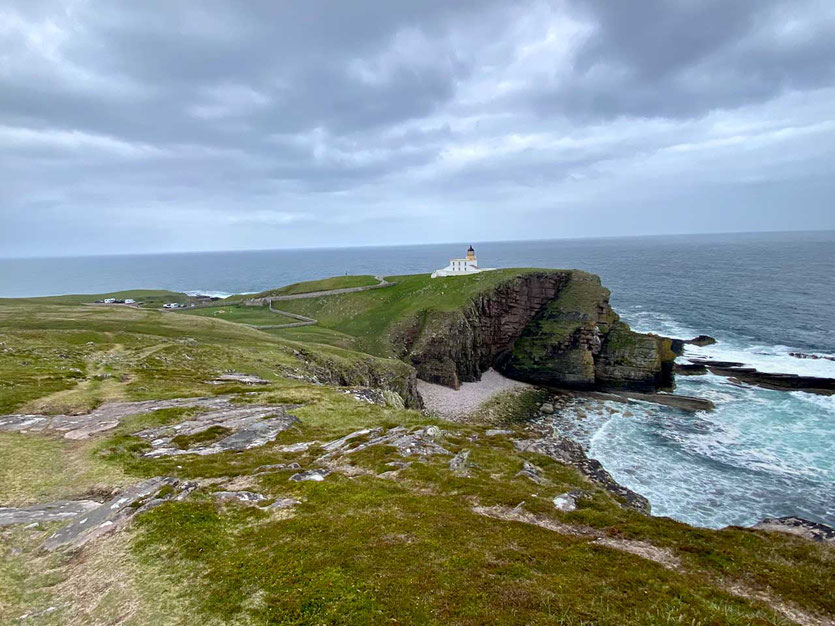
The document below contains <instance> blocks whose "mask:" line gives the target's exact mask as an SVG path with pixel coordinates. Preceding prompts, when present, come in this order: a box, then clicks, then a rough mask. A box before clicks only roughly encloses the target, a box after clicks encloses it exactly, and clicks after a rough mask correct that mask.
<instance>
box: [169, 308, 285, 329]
mask: <svg viewBox="0 0 835 626" xmlns="http://www.w3.org/2000/svg"><path fill="white" fill-rule="evenodd" d="M176 313H179V314H181V315H183V314H184V315H198V316H200V317H209V318H211V319H219V320H226V321H227V322H236V323H238V324H251V325H253V326H268V325H272V324H287V323H290V322H296V321H298V320H295V319H293V318H290V317H287V316H284V315H281V314H279V313H273V312H272V311H270V310H269V308H268V307H267V306H266V305H264V306H245V305H243V304H227V305H223V306H212V307H207V308H204V309H197V308H195V309H188V310H185V311H177V312H176Z"/></svg>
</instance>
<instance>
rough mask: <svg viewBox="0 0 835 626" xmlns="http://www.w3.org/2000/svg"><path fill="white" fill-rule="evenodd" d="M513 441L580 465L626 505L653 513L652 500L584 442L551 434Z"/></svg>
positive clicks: (520, 446)
mask: <svg viewBox="0 0 835 626" xmlns="http://www.w3.org/2000/svg"><path fill="white" fill-rule="evenodd" d="M513 445H514V446H515V447H516V449H517V450H519V451H520V452H535V453H537V454H544V455H545V456H548V457H550V458H552V459H554V460H555V461H559V462H560V463H565V464H566V465H571V466H572V467H575V468H577V469H578V470H579V471H580V473H582V474H583V475H584V476H585V477H586V478H588V479H589V480H591V481H592V482H593V483H596V484H598V485H600V486H601V487H603V488H604V489H606V491H608V492H609V493H611V494H612V495H614V496H616V497H617V498H618V500H619V501H620V502H621V503H622V504H623V506H625V507H628V508H630V509H635V510H636V511H638V512H640V513H646V514H649V512H650V505H649V500H647V499H646V498H645V497H644V496H642V495H641V494H639V493H635V492H634V491H632V490H631V489H628V488H626V487H624V486H623V485H621V484H620V483H618V482H617V481H616V480H615V479H614V478H612V475H611V474H610V473H609V472H607V471H606V470H605V469H604V468H603V466H602V465H601V464H600V461H598V460H597V459H590V458H589V457H588V456H586V453H585V451H584V450H583V446H581V445H580V444H579V443H577V442H576V441H574V440H573V439H568V438H566V437H558V436H555V435H551V436H549V437H545V438H542V439H516V440H514V442H513Z"/></svg>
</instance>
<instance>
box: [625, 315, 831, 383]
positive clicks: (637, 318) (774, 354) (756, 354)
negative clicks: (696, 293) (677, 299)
mask: <svg viewBox="0 0 835 626" xmlns="http://www.w3.org/2000/svg"><path fill="white" fill-rule="evenodd" d="M623 318H624V320H625V321H626V322H627V323H629V325H630V326H631V327H632V329H633V330H636V331H638V332H642V333H655V334H658V335H664V336H666V337H676V338H680V339H690V338H692V337H695V336H696V335H699V334H702V333H705V332H708V333H710V332H711V330H710V329H707V330H705V329H701V330H696V329H693V328H690V327H688V326H686V325H685V324H682V323H680V322H679V321H677V320H676V319H674V318H673V317H672V316H670V315H668V314H666V313H657V312H655V311H645V310H638V309H637V307H632V309H630V310H627V311H626V312H625V313H624V315H623ZM716 339H717V343H715V344H713V345H711V346H703V347H699V346H693V345H687V346H686V347H685V354H684V356H685V357H690V358H700V359H713V360H716V361H735V362H738V363H743V364H744V365H745V366H746V367H754V368H756V369H758V370H759V371H761V372H768V373H772V374H797V375H798V376H818V377H823V378H835V361H833V360H830V359H827V358H818V359H811V358H806V359H804V358H798V357H795V356H792V355H791V354H790V353H791V352H795V353H801V354H809V353H810V351H809V350H803V349H801V348H793V347H791V346H783V345H773V346H772V345H763V344H757V343H750V342H749V341H748V340H746V338H744V337H739V336H735V335H734V334H733V333H728V332H718V331H716ZM811 353H812V354H815V355H816V356H818V357H830V358H833V357H835V355H832V354H828V353H824V352H819V351H818V352H815V351H811Z"/></svg>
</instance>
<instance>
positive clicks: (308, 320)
mask: <svg viewBox="0 0 835 626" xmlns="http://www.w3.org/2000/svg"><path fill="white" fill-rule="evenodd" d="M374 278H376V279H377V280H378V281H380V282H378V283H377V284H376V285H367V286H365V287H345V288H343V289H328V290H326V291H309V292H308V293H296V294H293V295H290V296H271V297H269V298H255V299H253V300H247V301H246V302H248V303H253V304H264V303H266V304H267V306H268V307H269V310H270V312H271V313H276V314H278V315H284V316H285V317H290V318H292V319H295V320H298V321H296V322H288V323H287V324H267V325H261V326H254V325H252V324H247V326H250V327H251V328H255V329H257V330H269V329H275V328H298V327H300V326H314V325H316V324H318V323H319V321H318V320H315V319H313V318H312V317H305V316H304V315H298V314H296V313H290V312H289V311H281V310H279V309H275V308H273V302H276V301H281V300H303V299H305V298H319V297H321V296H335V295H338V294H341V293H357V292H360V291H369V290H371V289H381V288H383V287H390V286H391V285H393V284H394V283H390V282H388V281H387V280H386V279H385V278H383V277H382V276H375V277H374Z"/></svg>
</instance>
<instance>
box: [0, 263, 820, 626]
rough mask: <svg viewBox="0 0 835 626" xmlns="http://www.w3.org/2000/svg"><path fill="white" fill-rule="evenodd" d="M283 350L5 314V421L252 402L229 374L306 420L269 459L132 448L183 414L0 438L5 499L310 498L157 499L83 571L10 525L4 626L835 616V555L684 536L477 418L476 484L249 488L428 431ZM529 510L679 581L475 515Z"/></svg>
mask: <svg viewBox="0 0 835 626" xmlns="http://www.w3.org/2000/svg"><path fill="white" fill-rule="evenodd" d="M485 276H487V275H485ZM495 278H498V276H496V277H495ZM401 285H403V286H402V287H400V289H401V291H400V293H401V297H402V294H403V293H409V291H408V290H412V291H411V292H412V293H420V294H423V296H425V297H426V298H427V299H426V300H424V302H427V301H428V302H432V303H433V305H434V306H440V307H443V306H448V305H451V304H450V303H451V302H452V301H453V300H454V299H455V298H459V297H461V294H462V293H464V292H467V291H468V290H469V289H472V288H474V287H475V286H474V285H467V284H463V283H459V284H453V285H451V287H452V288H450V287H447V288H444V287H443V286H442V284H441V283H438V285H439V287H440V288H439V289H438V290H437V291H434V292H433V290H434V289H435V287H434V286H432V287H430V288H429V289H428V290H427V286H426V282H425V281H424V282H423V284H421V281H419V280H417V279H416V278H414V277H406V278H404V279H403V281H402V283H401ZM393 289H394V288H393ZM388 291H390V290H388V289H384V290H380V293H385V292H388ZM394 293H397V292H394ZM360 295H362V294H360ZM387 297H390V296H387ZM302 302H304V301H302ZM360 302H366V301H363V300H360ZM390 302H391V304H392V305H394V306H397V307H400V308H399V310H398V311H397V312H396V313H394V314H391V315H389V316H387V319H386V320H384V322H385V323H384V324H383V325H382V326H380V328H386V327H387V326H386V324H390V323H392V322H393V320H396V319H399V318H400V317H401V316H402V315H404V314H408V313H409V308H408V307H405V306H403V304H402V303H399V302H398V300H397V299H396V298H392V299H391V300H390ZM375 311H376V312H377V313H379V312H380V311H379V309H378V308H377V306H376V305H375V306H368V307H367V308H366V309H365V312H363V313H362V316H361V317H362V318H363V319H362V320H361V322H362V324H360V325H359V326H358V327H357V328H368V325H369V324H370V323H371V322H370V318H371V317H373V316H374V314H375ZM343 323H345V322H344V321H343ZM367 332H370V331H367ZM292 349H293V347H292V346H288V345H287V344H285V343H284V342H283V341H281V340H280V339H278V338H277V337H276V336H275V334H269V333H263V332H259V331H255V330H251V329H247V328H245V327H242V326H240V325H235V324H230V323H228V322H224V321H221V320H215V319H211V318H210V317H209V318H205V317H201V316H184V315H177V314H163V313H159V312H154V311H138V310H129V309H97V308H93V307H84V306H64V305H48V306H38V307H36V308H33V307H32V306H31V304H30V303H13V304H9V303H4V304H0V351H2V355H0V384H2V386H0V410H1V411H3V412H6V411H11V410H22V409H31V408H38V409H39V410H52V411H56V410H81V409H84V408H89V407H90V406H93V405H95V404H97V403H98V402H100V401H102V400H106V399H110V398H130V399H145V398H154V397H172V396H178V395H203V394H211V393H221V392H222V393H228V392H236V391H241V392H244V391H246V392H251V391H252V389H251V388H245V387H239V386H235V385H230V386H228V387H215V386H210V385H205V384H204V381H206V380H207V379H209V378H210V377H211V376H213V375H215V374H216V373H217V372H220V371H223V370H226V369H234V370H238V371H244V372H247V373H254V374H259V375H261V376H264V377H265V378H267V379H269V380H270V381H272V382H271V385H270V386H268V387H267V388H265V389H260V388H259V390H258V391H257V396H258V397H260V398H261V399H263V400H269V401H273V402H284V403H293V404H302V405H303V406H302V407H301V408H299V409H296V410H294V411H293V412H294V414H295V415H297V416H298V417H299V418H300V420H301V423H300V424H299V426H298V427H297V428H294V429H291V430H289V431H286V432H285V433H282V434H281V435H280V436H279V438H278V440H277V441H276V442H275V445H267V446H264V447H262V448H255V449H252V450H248V451H245V452H242V453H236V454H228V453H227V454H221V455H215V456H207V457H196V456H182V457H177V458H176V459H170V458H168V459H145V458H143V457H141V456H140V455H139V452H141V449H142V446H141V445H140V442H139V441H138V440H137V439H135V438H134V437H132V433H134V432H136V431H138V430H140V429H142V428H146V427H148V426H151V425H159V424H165V423H173V422H176V421H178V420H182V419H184V418H185V417H187V415H188V411H187V410H182V409H176V410H167V411H158V412H156V413H153V414H149V415H145V416H138V417H135V418H132V419H131V420H128V421H127V422H125V423H123V424H122V425H121V426H120V427H119V428H118V429H117V430H116V431H112V432H109V433H106V434H103V435H101V436H99V437H98V438H97V439H94V440H92V441H89V442H68V441H66V440H63V439H55V438H52V437H48V436H40V435H19V434H10V433H0V478H2V480H0V505H2V504H6V503H12V504H21V503H27V502H33V501H43V500H48V499H52V498H60V497H68V496H77V495H80V494H83V493H85V492H89V491H91V490H101V489H104V488H109V487H115V486H118V485H121V484H124V482H125V481H133V480H137V479H139V477H143V476H154V475H173V476H180V477H182V478H189V479H199V478H204V479H205V478H217V477H226V478H229V477H235V476H239V477H242V478H241V479H239V480H246V481H249V483H248V486H247V488H249V489H251V490H253V491H258V492H261V493H264V494H267V495H269V496H271V497H288V496H291V497H295V498H297V499H299V500H301V501H302V504H300V505H299V506H298V507H297V509H296V511H295V513H293V514H291V515H290V516H289V517H288V516H287V515H277V514H273V515H271V514H268V513H266V512H262V511H259V510H257V509H254V508H247V507H243V506H238V505H234V504H228V505H220V504H218V503H217V502H216V501H214V500H213V499H212V498H211V497H210V492H211V491H212V490H213V489H220V488H222V487H220V486H213V485H211V484H205V485H204V486H203V487H201V488H200V489H199V490H198V491H197V492H196V493H195V494H194V495H193V496H192V497H191V498H190V499H189V500H187V501H184V502H180V503H170V504H166V505H163V506H161V507H159V508H158V509H155V510H153V511H151V512H149V513H148V514H145V515H143V516H141V517H140V518H139V520H138V523H137V524H135V525H134V526H133V528H132V529H131V530H129V531H126V532H124V533H121V534H118V535H115V536H114V537H113V538H111V539H106V540H104V541H97V542H95V543H93V544H91V545H89V546H88V547H86V548H85V549H84V551H83V552H82V555H81V558H78V557H71V556H68V555H67V556H65V555H44V554H42V553H40V552H38V550H37V548H38V546H39V544H40V542H41V541H42V540H43V538H44V537H45V536H46V534H47V533H49V532H51V530H52V529H53V528H54V527H55V525H54V524H52V525H45V526H43V527H39V528H34V529H28V530H27V529H22V528H19V527H12V528H8V529H0V623H13V620H14V619H16V618H17V617H19V616H20V615H23V614H24V613H26V612H30V611H38V610H44V609H46V608H48V607H53V606H57V607H59V609H58V610H57V611H54V612H53V613H49V614H45V615H43V616H41V617H39V618H38V619H37V622H34V621H33V623H38V624H63V623H92V624H110V623H121V624H136V625H138V624H148V623H153V624H185V623H197V622H203V623H206V624H238V623H240V624H244V623H245V624H275V623H288V624H289V623H295V624H299V623H347V624H368V623H388V622H400V623H464V624H482V623H507V624H511V623H513V624H521V623H525V624H527V623H563V624H581V623H588V624H592V623H594V624H624V623H639V624H659V623H662V624H667V623H669V624H679V623H687V624H740V625H742V624H782V623H785V622H784V621H783V620H782V619H781V618H779V616H778V615H777V614H775V613H774V612H773V611H772V610H771V609H769V608H768V606H766V605H765V604H763V603H761V602H757V601H751V600H742V599H739V598H736V597H734V596H732V595H730V594H729V593H728V592H727V589H728V588H729V586H731V585H736V584H745V585H747V586H749V587H751V588H754V589H758V590H763V591H765V592H767V593H768V594H770V595H771V596H773V597H776V598H780V599H782V600H784V601H788V602H791V603H793V604H794V605H796V606H798V607H800V608H802V609H804V610H806V611H810V612H818V613H821V614H827V613H828V614H832V613H835V596H834V595H833V590H832V586H831V579H832V574H833V569H834V568H835V553H834V552H833V550H832V548H831V547H825V546H821V545H817V544H813V543H810V542H807V541H804V540H801V539H798V538H792V537H784V536H779V535H771V534H767V533H762V532H753V531H747V530H734V529H729V530H724V531H710V530H704V529H696V528H691V527H689V526H686V525H684V524H680V523H677V522H674V521H672V520H669V519H663V518H652V517H645V516H642V515H639V514H637V513H634V512H631V511H628V510H624V509H622V508H620V507H619V506H618V505H617V504H616V503H615V502H614V501H613V500H612V499H611V498H610V497H609V496H608V495H607V494H606V493H604V492H602V491H600V490H598V489H596V488H595V487H593V486H592V485H591V484H589V483H588V482H587V481H586V480H584V479H583V478H582V477H581V476H579V475H578V474H577V473H576V472H575V471H574V470H572V469H570V468H568V467H566V466H563V465H561V464H559V463H557V462H554V461H551V460H549V459H547V458H545V457H541V456H537V455H531V454H520V453H518V452H516V451H515V450H514V448H513V446H512V444H511V443H510V440H509V439H505V438H500V439H496V438H488V437H485V436H484V427H483V426H480V425H476V424H472V425H468V424H456V425H455V427H454V429H452V430H454V431H455V434H453V435H450V436H449V437H447V439H446V440H445V441H444V445H445V446H447V447H448V448H449V449H450V450H452V451H453V452H456V451H458V450H461V449H464V448H467V449H470V450H471V453H472V457H471V458H472V460H473V461H474V462H475V463H476V464H477V466H478V469H477V470H476V472H475V475H474V476H473V477H472V478H469V479H465V478H455V477H453V476H452V475H451V474H450V473H449V471H448V469H447V464H448V457H447V458H440V457H439V458H434V459H432V460H430V462H428V463H426V464H422V463H415V464H413V465H412V466H411V467H409V468H407V469H406V470H404V471H403V472H402V474H401V479H400V480H398V481H391V480H384V479H381V478H377V477H376V476H374V474H376V473H379V472H382V471H385V470H388V469H390V468H389V467H387V466H386V465H385V464H386V463H387V462H390V461H393V460H397V459H398V458H399V457H398V455H397V454H396V451H395V450H394V449H392V448H385V447H376V448H370V449H368V450H367V451H365V452H363V453H359V454H357V455H355V457H354V458H353V461H352V462H353V464H354V465H355V466H356V467H357V468H360V469H362V470H364V471H366V472H370V473H371V474H370V475H360V476H357V477H355V478H348V477H346V476H342V475H339V474H334V475H332V476H329V477H328V478H327V480H326V481H325V482H322V483H309V482H307V483H291V482H289V481H288V480H287V479H288V477H289V475H290V473H291V472H276V473H272V474H263V475H259V476H257V477H255V476H252V477H251V474H252V470H253V469H254V468H256V467H258V466H260V465H264V464H270V463H278V462H288V461H290V460H299V461H300V462H301V463H302V464H303V465H304V466H311V465H312V463H313V459H315V458H316V457H317V456H318V454H320V451H319V450H317V449H316V448H312V449H311V450H309V451H308V452H306V453H302V454H301V455H299V454H296V455H291V454H287V453H280V452H278V451H277V449H276V446H277V445H281V444H286V443H292V442H296V441H310V440H313V439H315V440H319V441H326V440H329V439H331V438H336V437H339V436H342V435H344V434H346V433H348V432H351V431H352V430H354V429H356V428H360V427H369V426H376V425H381V426H394V425H404V426H411V425H416V424H426V423H433V420H432V419H431V418H428V417H426V416H423V415H421V414H420V413H418V412H415V411H406V410H396V409H390V408H382V407H379V406H376V405H369V404H366V403H364V402H357V401H355V400H353V398H351V397H350V396H346V395H345V394H342V393H340V392H338V391H336V390H333V389H331V388H329V387H326V386H314V385H310V384H306V383H303V382H299V381H296V380H289V379H283V378H281V377H280V376H279V375H278V374H277V371H278V368H279V367H281V366H291V365H293V364H294V363H295V361H294V359H293V357H292V355H291V353H292ZM328 350H329V351H331V353H332V354H334V355H340V358H348V357H349V355H350V353H346V352H344V351H339V350H337V349H335V348H328ZM75 369H78V370H80V371H81V373H80V374H79V373H76V372H73V371H72V370H75ZM96 377H98V378H96ZM254 399H255V398H254V397H253V396H252V395H242V396H241V401H252V400H254ZM444 427H445V428H449V426H444ZM511 428H516V429H518V428H520V426H518V425H511ZM472 435H479V438H478V439H476V440H473V439H472ZM523 459H528V460H530V461H533V462H535V463H537V464H538V465H540V466H541V467H542V468H543V470H544V472H545V474H546V476H547V477H548V479H549V480H550V481H551V484H550V485H548V486H537V485H534V484H533V483H531V482H529V481H527V480H526V479H524V478H520V477H518V476H516V473H517V472H518V471H519V469H520V467H521V463H522V460H523ZM575 488H582V489H586V490H588V491H590V492H591V493H592V496H591V497H590V498H587V499H585V500H583V501H582V503H581V507H580V508H579V509H578V510H577V511H575V512H573V513H568V514H563V513H559V512H557V511H555V510H554V508H553V505H552V504H551V498H553V496H554V495H556V494H558V493H562V492H565V491H567V490H570V489H575ZM522 501H524V502H525V509H526V510H528V511H532V512H535V513H538V514H541V515H546V516H548V517H550V518H552V519H555V520H559V521H562V522H565V523H581V524H585V525H587V526H591V527H593V528H596V529H599V530H600V531H601V532H606V533H608V534H609V535H610V536H614V537H621V538H625V539H635V540H645V541H649V542H651V543H653V544H654V545H657V546H660V547H664V548H667V549H669V550H670V551H671V552H672V553H673V554H674V555H675V556H676V557H678V558H679V559H680V560H681V562H682V566H683V571H682V572H680V573H679V572H671V571H668V570H666V569H664V568H662V567H661V566H659V565H657V564H655V563H652V562H650V561H647V560H645V559H642V558H639V557H637V556H634V555H630V554H626V553H623V552H618V551H615V550H611V549H609V548H606V547H603V546H600V545H596V544H594V543H593V542H592V541H590V540H588V539H585V538H579V537H570V536H565V535H560V534H557V533H554V532H551V531H548V530H545V529H542V528H538V527H535V526H528V525H525V524H520V523H514V522H502V521H498V520H493V519H488V518H484V517H480V516H477V515H475V514H474V513H472V512H471V506H472V504H473V503H474V502H479V503H481V504H483V505H488V506H489V505H504V506H509V507H512V506H516V505H517V504H519V503H520V502H522ZM13 548H14V549H13ZM81 590H84V591H83V592H81Z"/></svg>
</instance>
